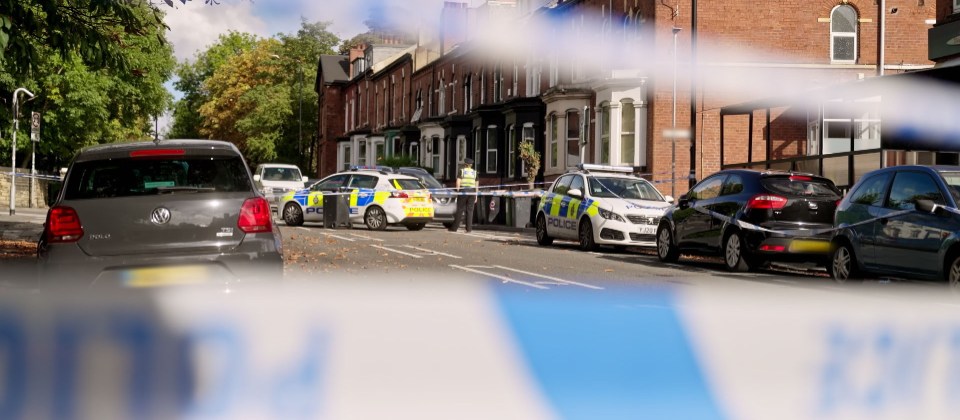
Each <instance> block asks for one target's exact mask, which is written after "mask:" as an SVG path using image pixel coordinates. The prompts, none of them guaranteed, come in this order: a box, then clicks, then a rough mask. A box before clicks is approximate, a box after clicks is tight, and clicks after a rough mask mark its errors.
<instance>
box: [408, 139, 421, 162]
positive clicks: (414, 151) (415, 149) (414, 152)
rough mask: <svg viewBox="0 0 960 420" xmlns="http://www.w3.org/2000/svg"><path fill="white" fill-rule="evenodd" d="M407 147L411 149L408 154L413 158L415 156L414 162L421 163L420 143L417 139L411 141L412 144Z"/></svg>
mask: <svg viewBox="0 0 960 420" xmlns="http://www.w3.org/2000/svg"><path fill="white" fill-rule="evenodd" d="M407 148H408V150H409V151H408V152H407V153H408V155H409V156H410V157H411V158H413V160H414V162H417V164H420V143H418V142H415V141H413V142H410V145H409V146H407Z"/></svg>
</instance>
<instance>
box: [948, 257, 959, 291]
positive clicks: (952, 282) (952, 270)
mask: <svg viewBox="0 0 960 420" xmlns="http://www.w3.org/2000/svg"><path fill="white" fill-rule="evenodd" d="M952 258H953V260H952V261H951V262H950V267H949V269H948V270H949V271H947V287H949V288H950V291H952V292H954V293H960V253H954V254H953V256H952Z"/></svg>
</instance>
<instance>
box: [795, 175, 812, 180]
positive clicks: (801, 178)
mask: <svg viewBox="0 0 960 420" xmlns="http://www.w3.org/2000/svg"><path fill="white" fill-rule="evenodd" d="M790 180H791V181H813V178H810V177H809V176H802V175H793V176H791V177H790Z"/></svg>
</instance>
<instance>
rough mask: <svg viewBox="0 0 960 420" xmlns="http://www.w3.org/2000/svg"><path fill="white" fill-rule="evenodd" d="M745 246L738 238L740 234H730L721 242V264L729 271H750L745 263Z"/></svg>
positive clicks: (748, 265)
mask: <svg viewBox="0 0 960 420" xmlns="http://www.w3.org/2000/svg"><path fill="white" fill-rule="evenodd" d="M748 258H749V257H748V256H747V246H746V243H744V242H743V238H741V236H740V232H730V234H728V235H727V239H726V240H725V241H723V262H724V264H726V266H727V270H730V271H750V264H749V263H748V262H747V259H748Z"/></svg>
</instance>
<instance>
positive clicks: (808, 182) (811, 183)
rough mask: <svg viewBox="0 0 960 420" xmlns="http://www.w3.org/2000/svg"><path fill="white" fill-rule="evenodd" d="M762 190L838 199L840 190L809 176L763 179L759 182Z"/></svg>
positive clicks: (822, 179) (823, 180)
mask: <svg viewBox="0 0 960 420" xmlns="http://www.w3.org/2000/svg"><path fill="white" fill-rule="evenodd" d="M760 183H761V184H763V186H764V188H766V189H767V190H768V191H770V192H772V193H776V194H784V195H790V196H805V197H836V198H838V199H839V198H840V197H841V194H840V190H838V189H837V187H836V186H835V185H833V182H830V180H828V179H824V178H814V177H809V176H776V177H765V178H763V180H761V181H760Z"/></svg>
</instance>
